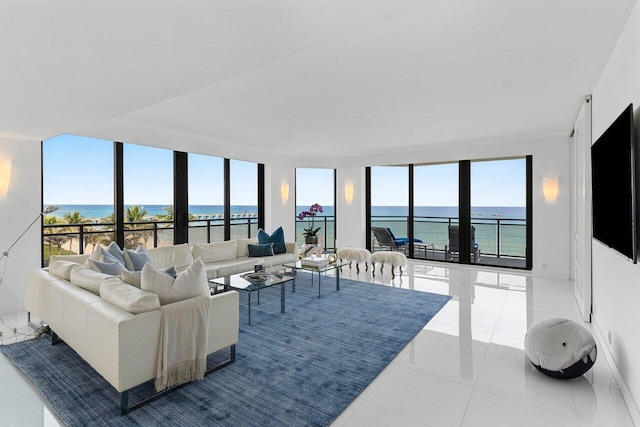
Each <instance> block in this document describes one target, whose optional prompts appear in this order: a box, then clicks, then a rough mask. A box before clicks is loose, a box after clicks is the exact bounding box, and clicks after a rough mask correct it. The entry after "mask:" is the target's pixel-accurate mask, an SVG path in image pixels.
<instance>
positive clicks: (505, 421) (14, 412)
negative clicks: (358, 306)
mask: <svg viewBox="0 0 640 427" xmlns="http://www.w3.org/2000/svg"><path fill="white" fill-rule="evenodd" d="M362 270H363V269H361V273H360V274H356V270H355V268H354V269H353V270H349V269H348V268H347V269H346V270H344V271H343V275H342V277H346V278H352V279H356V280H362V281H371V282H373V283H379V284H385V285H390V286H395V287H400V288H409V289H415V290H420V291H428V292H434V293H439V294H448V295H451V296H453V298H452V300H451V301H450V302H449V303H447V305H446V306H445V307H444V308H443V309H442V310H441V311H440V312H439V313H438V314H437V315H436V316H435V317H434V318H433V319H432V320H431V322H429V324H427V325H426V326H425V328H424V330H422V332H420V333H419V334H418V335H417V336H416V338H415V339H413V340H412V341H411V342H410V343H409V344H408V345H407V347H406V348H405V349H404V350H403V351H402V352H401V353H400V354H399V355H398V356H397V357H396V358H395V360H394V361H392V362H391V364H390V365H389V366H388V367H387V368H386V369H385V370H384V371H383V372H382V373H381V374H380V376H379V377H378V378H377V379H376V380H374V381H373V382H372V383H371V384H370V385H369V387H368V388H367V389H366V390H365V391H364V392H363V393H362V394H361V395H360V396H359V397H358V398H357V399H356V400H355V401H354V402H353V403H352V404H351V405H350V406H349V407H348V408H347V409H346V410H345V412H344V413H343V414H342V415H341V416H340V417H338V419H337V420H336V421H335V422H334V424H333V426H335V427H338V426H347V427H351V426H367V427H369V426H436V427H440V426H492V427H493V426H518V427H524V426H563V427H564V426H602V427H610V426H616V427H618V426H620V427H623V426H633V422H632V420H631V418H630V416H629V413H628V411H627V409H626V406H625V404H624V401H623V399H622V396H621V394H620V391H619V389H618V386H617V384H616V382H615V380H614V378H613V375H612V373H611V370H610V368H609V365H608V364H607V361H606V359H605V357H604V356H603V355H600V356H599V357H598V359H597V360H596V363H595V365H594V367H593V368H592V369H591V370H590V371H589V372H587V373H586V374H585V375H584V376H583V377H580V378H578V379H575V380H570V381H561V380H554V379H552V378H548V377H546V376H544V375H542V374H540V373H539V372H538V371H536V370H535V369H534V368H532V366H531V365H530V364H529V362H528V361H527V359H526V356H525V354H524V350H523V344H524V334H525V332H526V330H527V328H528V326H530V325H531V324H533V323H534V322H536V321H537V320H540V319H545V318H548V317H564V318H569V319H573V320H576V321H579V314H578V309H577V306H576V303H575V301H574V299H573V293H572V287H571V286H572V285H571V283H570V282H568V281H560V280H550V279H543V278H536V277H531V276H530V275H529V274H527V273H526V272H518V271H512V270H499V269H488V268H472V267H457V266H450V265H448V264H439V263H424V262H410V265H409V268H408V272H407V273H406V274H404V275H403V276H402V277H396V278H395V279H392V278H391V276H390V275H389V272H388V271H385V274H384V275H382V276H380V275H378V276H376V277H372V276H371V275H370V273H365V272H364V271H362ZM2 317H3V319H4V321H5V322H6V323H7V324H8V325H9V328H14V327H15V328H18V332H22V333H25V334H28V333H29V329H28V327H27V326H26V315H25V314H24V313H20V314H17V315H13V316H2ZM585 326H586V327H587V328H590V325H588V324H585ZM0 331H2V332H3V336H2V337H0V340H2V343H3V344H5V343H9V342H11V341H12V340H15V338H13V332H12V331H11V329H7V327H6V326H4V325H1V324H0ZM0 384H1V387H0V426H38V427H39V426H41V425H42V426H57V425H59V422H58V421H57V420H56V418H55V416H54V415H52V414H51V412H50V411H49V410H48V408H47V405H46V404H45V403H44V402H43V399H42V398H41V396H40V394H39V393H38V392H37V391H36V390H34V389H33V387H32V386H31V385H30V382H29V381H28V380H27V379H25V378H24V376H22V375H21V374H20V373H18V372H17V370H16V369H15V368H14V367H13V366H12V365H11V363H10V362H9V361H7V359H6V358H5V357H4V356H0Z"/></svg>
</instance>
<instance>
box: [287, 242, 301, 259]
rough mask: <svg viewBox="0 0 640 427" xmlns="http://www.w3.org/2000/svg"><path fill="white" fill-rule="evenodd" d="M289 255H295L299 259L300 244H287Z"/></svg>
mask: <svg viewBox="0 0 640 427" xmlns="http://www.w3.org/2000/svg"><path fill="white" fill-rule="evenodd" d="M284 244H285V246H286V247H287V253H288V254H294V255H295V256H296V259H297V258H298V244H297V243H296V242H285V243H284Z"/></svg>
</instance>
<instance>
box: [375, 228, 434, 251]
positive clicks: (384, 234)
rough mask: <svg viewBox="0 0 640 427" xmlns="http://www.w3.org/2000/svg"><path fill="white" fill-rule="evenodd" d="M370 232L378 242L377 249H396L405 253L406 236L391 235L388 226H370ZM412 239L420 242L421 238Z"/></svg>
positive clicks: (407, 241)
mask: <svg viewBox="0 0 640 427" xmlns="http://www.w3.org/2000/svg"><path fill="white" fill-rule="evenodd" d="M371 232H372V233H373V235H374V237H375V239H376V241H377V242H378V250H380V251H384V250H388V251H398V252H403V253H406V252H407V251H408V248H409V245H408V243H409V238H408V237H400V238H397V237H396V236H394V235H393V232H392V231H391V229H390V228H383V227H371ZM413 241H414V242H416V243H422V240H420V239H413Z"/></svg>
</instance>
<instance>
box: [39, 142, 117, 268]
mask: <svg viewBox="0 0 640 427" xmlns="http://www.w3.org/2000/svg"><path fill="white" fill-rule="evenodd" d="M42 160H43V164H42V182H43V186H42V192H43V194H42V199H43V202H44V206H43V209H46V207H47V206H56V207H57V208H58V209H57V210H55V211H53V212H50V213H47V214H46V215H45V216H44V220H43V230H42V237H43V257H44V259H45V260H48V259H49V256H50V255H54V254H80V253H85V252H91V251H93V248H94V247H95V246H96V245H98V244H108V243H109V242H111V241H113V239H114V235H113V212H114V210H113V142H112V141H105V140H101V139H95V138H86V137H81V136H74V135H61V136H58V137H55V138H51V139H47V140H45V141H43V142H42ZM50 210H51V209H50Z"/></svg>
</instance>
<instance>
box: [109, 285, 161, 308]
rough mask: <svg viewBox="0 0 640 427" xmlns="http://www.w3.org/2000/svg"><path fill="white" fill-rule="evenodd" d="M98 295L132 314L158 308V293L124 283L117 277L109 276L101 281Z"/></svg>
mask: <svg viewBox="0 0 640 427" xmlns="http://www.w3.org/2000/svg"><path fill="white" fill-rule="evenodd" d="M100 297H101V298H103V299H105V300H107V301H109V302H110V303H111V304H113V305H115V306H117V307H120V308H121V309H123V310H126V311H128V312H129V313H133V314H139V313H145V312H147V311H151V310H155V309H157V308H160V298H159V297H158V295H156V294H154V293H152V292H146V291H144V290H142V289H138V288H136V287H134V286H131V285H129V284H127V283H124V282H123V281H122V280H120V279H119V278H118V277H109V278H107V279H104V280H103V281H102V284H101V285H100Z"/></svg>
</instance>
